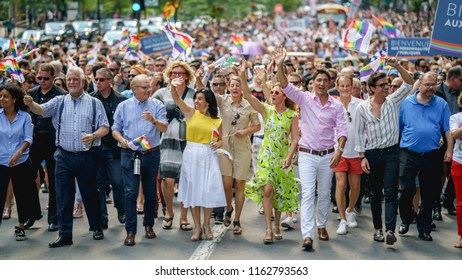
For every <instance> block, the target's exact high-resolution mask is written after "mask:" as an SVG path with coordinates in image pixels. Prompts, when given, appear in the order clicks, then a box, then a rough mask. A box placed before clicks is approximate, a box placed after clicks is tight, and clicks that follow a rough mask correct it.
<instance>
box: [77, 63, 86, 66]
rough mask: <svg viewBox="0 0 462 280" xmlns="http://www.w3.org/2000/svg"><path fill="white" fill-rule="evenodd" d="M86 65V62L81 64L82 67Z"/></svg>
mask: <svg viewBox="0 0 462 280" xmlns="http://www.w3.org/2000/svg"><path fill="white" fill-rule="evenodd" d="M86 65H87V64H86V63H83V64H79V66H80V67H84V66H86Z"/></svg>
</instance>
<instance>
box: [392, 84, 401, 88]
mask: <svg viewBox="0 0 462 280" xmlns="http://www.w3.org/2000/svg"><path fill="white" fill-rule="evenodd" d="M390 87H391V88H399V87H400V86H398V85H393V84H390Z"/></svg>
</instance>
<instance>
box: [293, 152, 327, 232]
mask: <svg viewBox="0 0 462 280" xmlns="http://www.w3.org/2000/svg"><path fill="white" fill-rule="evenodd" d="M331 158H332V154H328V155H325V156H317V155H312V154H309V153H305V152H299V154H298V169H299V172H300V181H301V183H302V189H301V207H300V220H301V224H300V227H301V230H302V238H303V239H305V238H306V237H310V238H312V239H314V236H315V223H314V210H315V209H314V205H315V201H314V198H315V188H316V181H317V182H318V204H317V210H316V212H317V213H316V214H317V215H316V224H317V225H318V227H319V228H325V227H326V224H327V218H328V213H329V206H330V187H331V183H332V176H333V170H332V168H330V166H329V161H330V159H331Z"/></svg>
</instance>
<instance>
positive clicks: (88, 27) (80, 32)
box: [72, 21, 98, 44]
mask: <svg viewBox="0 0 462 280" xmlns="http://www.w3.org/2000/svg"><path fill="white" fill-rule="evenodd" d="M72 26H73V27H74V29H75V33H76V35H77V36H76V39H77V44H79V42H80V40H87V41H91V40H92V39H93V37H95V36H98V25H96V24H94V23H93V22H92V21H74V22H73V23H72Z"/></svg>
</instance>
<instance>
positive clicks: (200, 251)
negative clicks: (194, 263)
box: [189, 225, 228, 260]
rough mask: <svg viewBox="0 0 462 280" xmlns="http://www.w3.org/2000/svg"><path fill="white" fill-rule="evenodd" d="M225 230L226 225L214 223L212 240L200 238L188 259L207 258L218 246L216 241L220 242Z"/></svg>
mask: <svg viewBox="0 0 462 280" xmlns="http://www.w3.org/2000/svg"><path fill="white" fill-rule="evenodd" d="M226 231H228V227H225V226H224V225H214V226H213V227H212V233H213V240H202V241H201V243H200V244H199V246H197V248H196V250H195V251H194V253H193V254H192V255H191V257H190V258H189V259H190V260H208V259H209V258H210V256H211V255H212V254H213V251H214V250H215V248H216V247H217V246H218V243H220V241H221V239H222V238H223V236H224V235H225V234H226Z"/></svg>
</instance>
